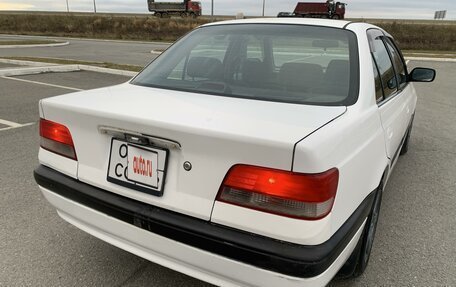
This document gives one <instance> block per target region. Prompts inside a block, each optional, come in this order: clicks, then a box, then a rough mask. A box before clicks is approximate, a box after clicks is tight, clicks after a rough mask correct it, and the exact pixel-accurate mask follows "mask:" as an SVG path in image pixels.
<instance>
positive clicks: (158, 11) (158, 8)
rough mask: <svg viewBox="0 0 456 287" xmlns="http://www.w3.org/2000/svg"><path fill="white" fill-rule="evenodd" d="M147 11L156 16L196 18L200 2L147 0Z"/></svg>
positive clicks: (199, 14)
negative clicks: (157, 0)
mask: <svg viewBox="0 0 456 287" xmlns="http://www.w3.org/2000/svg"><path fill="white" fill-rule="evenodd" d="M147 4H148V6H149V11H150V12H153V13H154V15H155V16H157V17H160V18H162V17H169V16H171V15H179V16H181V17H192V18H196V17H198V16H201V11H202V9H201V2H199V1H191V0H184V1H183V2H155V0H148V1H147Z"/></svg>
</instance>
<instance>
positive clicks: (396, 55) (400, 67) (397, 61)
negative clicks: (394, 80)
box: [384, 37, 407, 89]
mask: <svg viewBox="0 0 456 287" xmlns="http://www.w3.org/2000/svg"><path fill="white" fill-rule="evenodd" d="M384 40H385V43H386V46H387V47H388V50H389V52H390V53H391V58H392V60H393V64H394V69H395V70H396V74H397V77H398V81H399V89H402V88H403V87H404V86H405V85H406V84H407V72H406V71H407V70H406V65H405V63H404V62H403V60H402V57H401V54H400V52H399V51H398V49H397V48H396V46H395V45H394V44H393V40H392V39H391V38H387V37H385V38H384Z"/></svg>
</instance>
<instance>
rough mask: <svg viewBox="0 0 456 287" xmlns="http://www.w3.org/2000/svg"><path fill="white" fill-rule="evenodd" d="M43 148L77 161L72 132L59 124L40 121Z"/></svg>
mask: <svg viewBox="0 0 456 287" xmlns="http://www.w3.org/2000/svg"><path fill="white" fill-rule="evenodd" d="M40 136H41V144H40V145H41V147H42V148H43V149H45V150H48V151H50V152H53V153H56V154H59V155H61V156H64V157H67V158H70V159H73V160H77V157H76V151H75V149H74V144H73V138H72V137H71V133H70V130H69V129H68V128H67V127H66V126H64V125H62V124H59V123H56V122H52V121H48V120H45V119H40Z"/></svg>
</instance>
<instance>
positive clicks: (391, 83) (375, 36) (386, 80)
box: [368, 30, 398, 99]
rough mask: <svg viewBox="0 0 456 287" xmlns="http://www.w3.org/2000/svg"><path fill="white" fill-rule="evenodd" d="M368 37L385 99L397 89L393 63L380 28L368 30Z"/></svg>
mask: <svg viewBox="0 0 456 287" xmlns="http://www.w3.org/2000/svg"><path fill="white" fill-rule="evenodd" d="M368 37H369V44H370V49H371V54H372V57H373V59H374V61H375V64H376V65H377V68H378V72H379V74H380V79H381V83H382V86H383V94H384V98H385V99H387V98H389V97H390V96H392V95H393V94H394V93H395V92H396V91H397V86H398V85H397V80H396V74H395V72H394V68H393V63H392V62H391V59H390V56H389V54H388V51H387V50H386V46H385V43H384V42H383V39H382V38H383V33H381V32H380V30H369V31H368Z"/></svg>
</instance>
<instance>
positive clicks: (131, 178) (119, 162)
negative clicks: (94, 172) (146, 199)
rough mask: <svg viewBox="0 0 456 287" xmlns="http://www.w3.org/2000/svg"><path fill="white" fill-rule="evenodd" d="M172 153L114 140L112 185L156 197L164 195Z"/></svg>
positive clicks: (112, 149)
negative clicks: (167, 169)
mask: <svg viewBox="0 0 456 287" xmlns="http://www.w3.org/2000/svg"><path fill="white" fill-rule="evenodd" d="M167 158H168V150H166V149H162V148H159V147H151V146H141V145H136V144H131V143H128V142H126V141H123V140H119V139H112V141H111V153H110V157H109V167H108V177H107V180H108V181H109V182H112V183H115V184H119V185H122V186H124V187H128V188H131V189H134V190H137V191H141V192H146V193H149V194H152V195H156V196H162V195H163V187H164V183H165V176H166V163H167Z"/></svg>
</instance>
